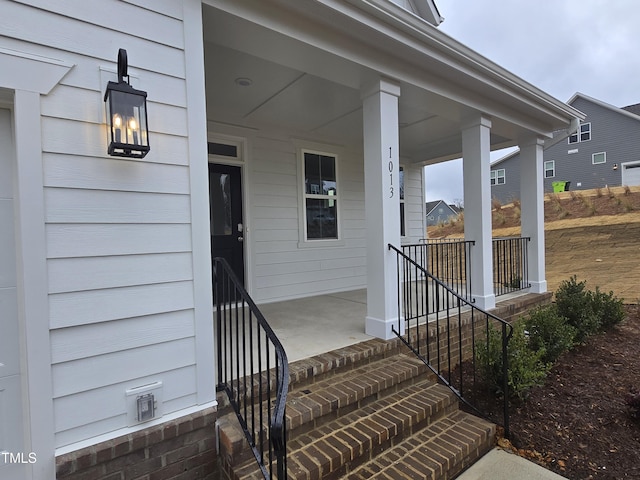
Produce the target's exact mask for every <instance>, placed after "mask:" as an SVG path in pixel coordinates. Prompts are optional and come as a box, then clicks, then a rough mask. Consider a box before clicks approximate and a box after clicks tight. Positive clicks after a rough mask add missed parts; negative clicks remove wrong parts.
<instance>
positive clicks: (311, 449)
mask: <svg viewBox="0 0 640 480" xmlns="http://www.w3.org/2000/svg"><path fill="white" fill-rule="evenodd" d="M290 378H291V383H290V393H289V396H288V401H287V426H288V432H289V435H288V444H287V452H288V456H287V462H288V478H290V479H305V480H307V479H338V478H347V479H354V480H355V479H369V478H380V479H405V478H406V479H421V478H422V479H431V480H436V479H450V478H454V477H455V476H456V475H457V474H458V473H460V472H461V471H462V470H464V469H465V468H466V467H468V466H469V465H471V464H472V463H473V462H474V461H476V460H477V459H478V458H479V457H480V456H482V455H483V454H484V453H485V452H486V451H488V450H489V449H490V448H491V447H492V446H493V444H494V437H495V426H494V425H492V424H490V423H488V422H486V421H484V420H481V419H479V418H477V417H474V416H471V415H469V414H467V413H464V412H462V411H460V410H459V409H458V401H457V399H456V397H455V396H454V395H453V394H452V393H451V392H450V390H449V389H447V388H446V387H444V386H442V385H439V384H437V383H436V382H435V380H434V377H433V376H432V375H431V374H430V371H429V370H428V369H427V367H426V366H425V365H424V364H423V363H422V362H421V361H420V360H419V359H417V358H415V356H414V355H413V354H411V353H410V352H409V351H408V350H407V349H405V347H404V346H403V345H402V344H401V343H400V342H399V341H397V340H395V341H394V340H392V341H390V342H385V341H382V340H377V339H372V340H369V341H367V342H364V343H360V344H357V345H353V346H350V347H345V348H343V349H340V350H336V351H333V352H329V353H326V354H323V355H318V356H315V357H312V358H309V359H305V360H301V361H298V362H294V363H292V364H291V365H290ZM219 401H220V402H221V405H222V404H223V402H224V399H222V398H220V399H219ZM220 413H221V414H220V417H219V438H220V460H221V467H222V468H221V471H223V472H224V474H223V475H226V476H227V477H228V478H230V479H234V480H235V479H260V478H262V475H261V473H260V471H259V469H258V467H257V464H256V462H255V459H254V458H253V455H252V453H251V450H250V449H249V447H248V446H247V444H246V441H245V439H244V436H243V433H242V430H241V429H240V426H239V425H238V422H237V420H236V418H235V414H234V413H233V412H229V413H226V412H225V408H222V409H221V412H220Z"/></svg>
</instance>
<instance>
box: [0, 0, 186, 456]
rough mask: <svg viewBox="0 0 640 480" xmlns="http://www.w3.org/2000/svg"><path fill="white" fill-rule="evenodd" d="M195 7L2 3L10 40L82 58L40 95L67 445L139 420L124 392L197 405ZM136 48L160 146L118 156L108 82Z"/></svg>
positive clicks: (136, 78)
mask: <svg viewBox="0 0 640 480" xmlns="http://www.w3.org/2000/svg"><path fill="white" fill-rule="evenodd" d="M182 15H183V4H182V2H180V1H174V0H152V1H146V0H131V1H121V0H101V1H100V2H87V1H86V0H69V1H65V2H60V1H57V0H17V1H5V2H3V3H2V15H0V31H2V32H3V47H5V48H12V49H14V50H16V51H21V52H25V53H29V54H33V55H42V56H46V57H50V58H58V59H60V60H64V61H66V62H68V63H70V64H73V65H74V67H73V68H72V69H71V71H70V72H69V73H68V75H66V76H65V78H64V79H63V80H62V82H61V83H60V85H58V86H57V87H55V88H54V89H53V90H52V91H51V92H50V93H49V94H48V95H45V96H43V97H42V99H41V112H42V119H41V126H42V139H41V141H42V149H43V177H44V201H45V206H44V208H45V221H46V226H45V228H46V242H47V258H48V259H47V269H48V282H49V319H48V320H49V325H50V330H51V331H50V336H49V338H50V341H51V355H52V359H51V360H52V380H53V390H54V413H55V422H56V444H57V446H61V445H67V444H69V443H73V442H78V441H81V440H87V439H90V438H91V437H94V436H97V435H101V434H104V433H107V432H110V431H114V430H118V429H120V428H123V427H126V426H127V420H126V415H125V406H124V391H125V390H126V389H127V388H131V387H135V386H140V385H143V384H145V383H150V382H152V381H162V382H163V386H164V388H163V390H164V392H163V393H164V404H163V407H164V408H163V409H164V412H165V413H169V412H171V411H173V409H179V408H186V407H190V406H193V405H195V404H196V403H197V399H196V398H197V397H196V396H197V387H196V366H195V350H196V347H195V344H196V342H195V331H196V329H195V327H196V324H195V312H194V285H193V281H194V274H193V264H194V260H193V255H192V234H191V231H192V226H191V222H192V220H193V219H192V218H191V196H190V195H191V186H190V183H191V182H190V171H189V165H190V159H189V144H188V138H187V135H188V133H189V121H188V116H187V110H186V106H187V90H186V81H185V77H186V65H187V63H188V62H186V61H185V54H184V48H185V31H184V26H183V22H182ZM119 47H122V48H126V50H127V54H128V62H129V74H130V75H131V83H132V85H133V86H134V87H136V88H139V89H142V90H145V91H147V92H148V97H147V100H148V102H147V103H148V117H149V128H150V135H149V141H150V145H151V151H150V152H149V154H148V155H147V156H146V157H145V158H144V159H137V160H128V159H121V158H115V157H110V156H108V155H107V153H106V150H107V128H106V125H105V113H104V100H103V95H104V84H103V82H104V81H105V80H107V79H109V80H115V71H116V60H117V55H118V48H119Z"/></svg>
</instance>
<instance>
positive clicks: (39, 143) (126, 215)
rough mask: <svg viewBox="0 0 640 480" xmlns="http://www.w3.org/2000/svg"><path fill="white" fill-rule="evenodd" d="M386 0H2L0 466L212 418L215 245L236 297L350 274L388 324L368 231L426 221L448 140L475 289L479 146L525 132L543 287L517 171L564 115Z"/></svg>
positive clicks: (480, 262) (394, 234) (368, 326)
mask: <svg viewBox="0 0 640 480" xmlns="http://www.w3.org/2000/svg"><path fill="white" fill-rule="evenodd" d="M395 3H400V4H401V5H402V6H399V5H396V4H395ZM395 3H394V2H391V1H388V0H362V1H358V2H354V1H351V0H321V1H318V0H296V1H288V2H283V1H278V0H246V1H244V0H243V1H236V0H202V1H200V0H153V1H152V0H126V1H124V0H95V1H92V2H85V1H83V0H70V1H65V2H51V1H50V2H42V1H35V0H25V1H20V2H18V1H8V0H4V1H3V2H2V18H3V22H2V24H1V25H0V139H1V141H0V246H1V247H2V248H0V312H2V316H1V317H0V320H1V322H2V331H1V332H0V404H1V405H2V408H0V415H1V416H2V418H0V451H8V452H12V454H15V455H17V454H18V453H19V452H22V453H26V455H25V456H24V457H21V459H24V458H26V459H27V460H28V459H30V458H31V457H29V456H28V454H30V453H33V455H34V457H36V458H37V461H36V462H29V461H27V462H18V461H11V462H5V464H0V477H1V478H3V479H4V478H11V479H15V480H24V479H37V480H45V479H46V480H51V479H52V478H54V477H55V470H54V469H55V462H56V458H58V461H60V462H61V466H60V467H59V468H60V469H62V470H63V471H64V472H65V473H69V474H72V473H73V469H74V468H75V467H76V466H78V465H81V464H82V465H86V464H87V463H86V462H89V464H91V463H90V462H96V461H97V462H106V463H108V462H113V464H109V465H111V467H109V468H112V467H113V468H115V466H116V464H117V462H118V461H119V460H118V459H119V456H120V455H124V454H126V453H127V452H128V451H129V450H127V448H129V447H130V448H133V445H134V444H136V445H138V446H139V445H140V443H139V442H143V444H144V445H146V446H147V447H148V449H149V451H152V452H153V451H154V448H155V445H156V443H154V442H158V441H161V440H162V441H164V440H166V439H171V438H173V436H174V435H178V436H183V434H184V435H187V433H188V432H189V431H190V429H195V428H198V427H196V425H200V427H199V428H203V427H202V426H203V425H209V426H210V422H211V421H212V419H214V418H215V411H216V391H215V388H216V369H215V362H216V354H217V353H218V352H216V351H215V345H216V344H215V338H216V332H214V328H213V317H212V315H213V307H212V268H211V256H212V254H213V255H220V256H225V257H226V258H228V259H229V261H230V262H231V263H232V265H233V266H234V268H235V269H236V273H237V275H238V276H239V277H240V278H243V279H244V284H245V286H246V288H247V290H248V291H249V293H250V294H251V295H252V296H253V297H254V298H255V300H256V301H257V302H272V301H276V300H287V299H293V298H297V297H303V296H311V295H317V294H322V293H328V292H338V291H345V290H353V289H360V288H367V291H368V295H367V302H368V304H367V316H366V318H363V319H362V328H363V330H366V331H367V332H368V333H370V334H372V335H375V336H379V337H382V338H391V337H392V336H393V335H394V333H393V332H392V331H391V326H392V325H393V322H394V321H397V320H398V318H397V316H398V312H397V306H398V305H399V302H398V288H397V285H395V284H394V283H393V282H394V281H395V279H396V278H397V274H396V271H397V263H396V259H395V257H394V256H393V253H392V252H390V251H389V249H388V245H389V244H392V245H400V244H401V243H403V242H404V243H411V242H417V241H418V240H419V239H421V238H422V237H424V232H425V226H426V221H425V218H426V216H425V211H424V208H425V205H424V181H423V173H422V169H423V166H424V165H426V164H433V163H438V162H441V161H445V160H448V159H453V158H459V157H460V156H463V157H464V176H465V182H464V186H465V192H464V193H465V198H464V204H465V210H466V212H467V213H468V217H467V221H465V236H466V237H467V238H468V239H472V240H474V241H475V248H476V249H477V251H478V252H480V254H478V255H476V256H474V264H473V268H472V271H473V275H474V279H473V282H472V284H473V288H474V290H473V292H472V294H473V297H474V300H475V301H476V305H478V306H481V307H485V308H492V307H493V306H494V305H495V296H494V293H493V284H492V277H491V268H492V264H491V231H490V224H491V221H490V218H491V205H490V203H491V189H490V185H489V170H490V163H489V158H490V150H491V149H492V148H498V147H500V146H516V145H519V146H520V147H521V148H522V149H523V156H524V157H525V160H524V162H523V163H524V164H525V165H528V166H529V167H528V168H527V169H526V170H525V173H524V175H525V176H528V177H529V178H530V181H529V182H527V185H528V187H530V188H528V189H525V190H524V191H523V192H522V197H523V209H522V212H523V213H522V222H523V235H527V236H529V237H531V238H532V240H531V242H530V244H529V266H530V271H529V278H530V280H531V284H532V287H531V291H533V292H544V291H545V290H546V281H545V278H544V237H543V235H544V233H543V224H542V222H541V221H540V218H539V215H538V213H537V212H539V211H540V209H541V208H542V205H543V203H542V201H543V200H542V198H541V197H540V196H539V195H538V191H539V190H538V189H537V187H538V186H539V181H541V180H539V179H538V177H537V176H536V175H535V172H537V171H539V169H541V168H542V162H543V157H542V148H541V145H542V140H543V139H544V138H548V137H550V136H551V134H552V132H553V131H554V130H560V129H563V128H568V126H569V124H570V123H571V122H572V121H575V119H582V115H581V114H580V112H578V111H577V110H576V109H574V108H572V107H570V106H567V105H566V104H564V103H562V102H561V101H559V100H556V99H554V98H552V97H551V96H549V95H548V94H546V93H545V92H542V91H540V90H539V89H537V88H535V87H533V86H532V85H530V84H528V83H527V82H525V81H523V80H521V79H519V78H517V77H516V76H514V75H513V74H511V73H509V72H508V71H506V70H504V69H503V68H501V67H500V66H498V65H496V64H495V63H493V62H491V61H489V60H487V59H486V58H484V57H483V56H481V55H478V54H477V53H475V52H474V51H472V50H471V49H469V48H468V47H466V46H464V45H462V44H461V43H459V42H457V41H456V40H454V39H452V38H450V37H448V36H447V35H445V34H444V33H442V32H440V31H439V30H438V29H437V28H436V27H437V25H438V23H439V22H440V21H441V19H440V17H439V15H438V14H437V10H436V9H435V6H434V5H433V2H431V1H428V0H411V1H409V0H407V1H405V2H395ZM411 9H413V11H412V10H411ZM120 48H123V49H126V51H127V54H128V65H129V68H128V73H129V75H130V80H131V83H132V84H133V86H134V87H135V88H137V89H139V90H143V91H145V92H147V94H148V97H147V102H148V125H149V143H150V152H149V153H148V154H147V155H146V157H144V158H124V157H114V156H110V155H108V154H107V122H109V123H111V122H112V121H113V122H116V119H115V118H114V119H112V118H106V114H105V105H104V101H103V98H104V94H105V88H106V86H107V82H108V81H115V80H116V79H117V74H116V56H117V54H118V49H120ZM205 99H206V101H205ZM114 124H117V123H114ZM117 125H120V124H117ZM129 127H130V128H131V129H137V126H135V125H134V126H132V125H129ZM129 127H128V128H129ZM114 128H115V127H114ZM593 134H594V138H595V135H596V129H595V128H594V131H593ZM607 162H608V163H607V165H610V164H611V160H609V159H607ZM619 162H621V161H619ZM401 174H402V176H401ZM400 182H402V184H400ZM540 190H541V189H540ZM401 192H402V193H401ZM524 205H528V206H530V208H529V209H526V208H524ZM398 212H401V215H400V216H401V217H402V218H399V215H398ZM487 226H488V227H487ZM145 392H146V393H145ZM142 393H144V394H145V395H147V394H148V393H153V395H154V397H153V398H154V399H155V400H156V405H155V406H156V407H157V409H156V410H155V413H154V414H149V413H148V412H149V409H150V405H149V404H148V403H144V402H145V401H148V399H149V398H150V397H144V396H143V395H142ZM136 409H140V412H143V413H145V415H143V416H139V415H140V414H139V413H138V414H136ZM146 415H149V416H148V418H150V420H149V421H148V422H141V421H140V419H142V420H146V419H147V416H146ZM203 418H204V420H203ZM185 419H186V420H185ZM154 427H160V429H157V428H156V430H153V428H154ZM209 430H210V431H213V428H211V427H210V428H209ZM150 432H151V433H150ZM158 432H159V433H158ZM163 432H165V433H163ZM123 435H134V436H132V437H130V438H131V444H130V445H129V444H125V445H124V449H121V448H120V447H118V448H116V447H114V448H111V447H110V445H112V443H110V442H112V440H113V439H114V438H121V437H122V436H123ZM140 435H142V436H140ZM193 438H196V439H198V438H200V437H198V436H197V435H194V436H193ZM163 439H164V440H163ZM136 442H138V443H136ZM202 442H205V441H204V440H203V441H202ZM204 444H206V445H208V448H210V449H212V450H209V451H208V453H207V455H204V454H202V455H199V456H197V460H198V461H208V462H212V461H213V460H212V455H213V453H212V452H213V451H214V450H213V449H214V448H215V447H214V445H215V442H212V441H208V443H207V442H205V443H204ZM127 445H129V446H128V447H127ZM86 449H88V450H86ZM86 452H89V453H86ZM91 452H93V453H91ZM96 452H105V454H104V455H102V454H100V455H97V454H96ZM76 454H77V455H80V456H79V457H78V459H77V461H74V462H66V463H65V461H63V459H65V458H68V455H76ZM12 458H13V459H14V460H15V459H17V458H18V457H17V456H14V457H12ZM157 461H158V458H156V457H153V458H148V459H144V461H143V459H140V466H139V468H140V469H141V470H140V473H141V475H144V473H145V472H148V471H150V470H153V469H155V470H158V469H160V468H169V467H167V466H165V465H159V464H157ZM194 461H195V460H194ZM83 462H84V463H83ZM154 462H156V463H154ZM106 463H100V465H98V466H96V468H95V472H94V473H95V475H96V476H95V477H94V478H103V477H102V476H100V475H102V474H100V475H99V472H105V471H107V470H104V469H103V467H104V465H105V464H106ZM187 463H188V462H187ZM187 463H185V465H186V464H187ZM192 466H193V468H195V467H196V466H197V463H196V464H193V465H192ZM145 469H146V470H145ZM109 471H110V470H109ZM60 474H62V473H60ZM107 474H109V473H107ZM105 475H106V474H105ZM109 475H111V474H109ZM167 475H168V473H167ZM116 476H118V473H117V472H116V473H114V474H113V475H111V476H110V477H109V478H116ZM84 478H87V477H84Z"/></svg>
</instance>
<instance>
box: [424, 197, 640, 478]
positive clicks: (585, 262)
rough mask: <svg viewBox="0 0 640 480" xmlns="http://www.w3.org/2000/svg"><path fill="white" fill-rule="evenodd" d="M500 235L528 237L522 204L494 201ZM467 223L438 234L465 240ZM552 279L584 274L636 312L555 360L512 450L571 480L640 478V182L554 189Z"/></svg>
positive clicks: (548, 217)
mask: <svg viewBox="0 0 640 480" xmlns="http://www.w3.org/2000/svg"><path fill="white" fill-rule="evenodd" d="M493 207H494V208H493V227H494V236H508V235H519V234H520V205H519V203H518V202H514V203H513V204H510V205H500V204H499V203H498V202H494V205H493ZM462 232H463V220H462V219H461V220H460V221H458V222H452V223H451V224H447V225H440V226H438V227H435V228H432V229H430V230H429V237H431V238H437V237H456V236H461V235H462ZM545 238H546V257H547V263H546V267H547V281H548V286H549V290H550V291H555V290H556V289H557V287H558V286H559V285H560V283H561V282H562V281H563V280H567V279H569V278H570V277H571V276H572V275H576V277H577V279H578V281H582V280H586V281H587V288H589V289H590V290H594V289H595V287H596V286H598V287H599V288H600V289H601V290H602V291H604V292H609V291H613V292H614V294H615V295H616V296H617V297H618V298H622V299H623V300H624V303H625V304H626V311H627V318H626V319H625V320H624V321H623V322H622V324H620V325H618V326H617V327H614V328H613V330H611V331H609V332H608V333H605V334H600V335H596V336H593V337H590V338H589V339H588V340H587V342H586V343H585V344H584V345H580V346H578V347H576V348H574V349H573V350H571V351H570V352H567V353H565V354H564V355H563V356H561V357H560V359H559V360H558V361H557V362H556V364H555V365H554V367H553V368H552V370H551V372H550V373H549V375H548V376H547V379H546V382H545V384H544V385H543V386H541V387H537V388H534V389H533V390H532V391H531V392H530V395H529V397H528V398H527V400H525V401H522V402H520V403H517V402H516V403H514V404H512V408H511V438H510V441H507V440H505V439H502V440H500V444H501V445H502V446H503V447H504V448H507V449H513V450H514V451H515V452H516V453H519V454H520V455H522V456H524V457H527V458H529V459H531V460H533V461H536V462H538V463H540V464H541V465H543V466H545V467H546V468H549V469H550V470H553V471H555V472H556V473H558V474H560V475H562V476H564V477H567V478H569V479H571V480H582V479H597V480H605V479H606V480H609V479H611V480H614V479H615V480H619V479H638V480H640V418H638V416H640V413H639V414H638V415H635V416H634V413H638V412H637V410H634V409H633V408H632V407H630V406H629V405H627V403H626V401H627V398H628V395H629V394H631V393H633V392H639V391H640V188H639V187H633V188H623V187H618V188H613V189H602V190H592V191H584V192H563V193H560V194H552V195H547V198H546V200H545Z"/></svg>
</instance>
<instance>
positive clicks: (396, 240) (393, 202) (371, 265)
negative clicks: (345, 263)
mask: <svg viewBox="0 0 640 480" xmlns="http://www.w3.org/2000/svg"><path fill="white" fill-rule="evenodd" d="M399 96H400V86H399V85H397V84H396V83H393V82H391V81H389V80H384V79H381V80H379V81H377V82H375V84H373V85H369V86H367V87H366V88H364V89H363V90H362V102H363V105H362V111H363V115H364V119H363V120H364V121H363V135H364V188H365V210H366V224H367V317H366V321H365V332H366V333H367V334H369V335H373V336H375V337H378V338H383V339H385V340H389V339H391V338H394V337H395V334H394V333H393V332H392V330H391V329H392V327H395V329H396V331H397V330H398V326H400V329H401V331H400V333H403V332H404V321H400V322H398V320H399V316H400V315H401V313H400V312H399V302H398V283H397V282H398V267H397V261H396V258H397V257H396V253H395V252H394V251H390V250H389V248H388V245H389V244H391V245H394V246H395V247H396V248H400V184H399V167H398V160H399V151H398V150H399V133H398V125H399V124H398V97H399ZM398 323H399V324H400V325H398Z"/></svg>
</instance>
